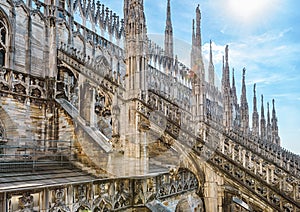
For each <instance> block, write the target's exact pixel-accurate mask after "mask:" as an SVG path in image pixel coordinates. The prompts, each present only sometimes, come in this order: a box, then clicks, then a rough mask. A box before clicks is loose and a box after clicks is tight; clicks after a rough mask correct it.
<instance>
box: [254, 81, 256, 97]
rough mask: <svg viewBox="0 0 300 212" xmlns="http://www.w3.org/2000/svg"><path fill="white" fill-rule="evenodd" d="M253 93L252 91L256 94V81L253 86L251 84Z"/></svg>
mask: <svg viewBox="0 0 300 212" xmlns="http://www.w3.org/2000/svg"><path fill="white" fill-rule="evenodd" d="M253 93H254V96H255V95H256V83H254V86H253Z"/></svg>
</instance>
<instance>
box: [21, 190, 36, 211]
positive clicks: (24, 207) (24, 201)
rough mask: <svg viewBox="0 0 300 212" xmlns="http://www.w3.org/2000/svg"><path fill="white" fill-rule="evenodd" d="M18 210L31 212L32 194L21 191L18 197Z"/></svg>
mask: <svg viewBox="0 0 300 212" xmlns="http://www.w3.org/2000/svg"><path fill="white" fill-rule="evenodd" d="M19 209H20V210H19V212H32V211H33V196H32V195H31V194H30V193H29V192H26V193H23V195H22V197H20V198H19Z"/></svg>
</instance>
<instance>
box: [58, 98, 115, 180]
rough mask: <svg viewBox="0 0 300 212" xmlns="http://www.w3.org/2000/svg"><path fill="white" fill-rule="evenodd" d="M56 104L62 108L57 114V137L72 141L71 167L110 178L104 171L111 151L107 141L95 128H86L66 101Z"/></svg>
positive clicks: (74, 109) (75, 110) (59, 101)
mask: <svg viewBox="0 0 300 212" xmlns="http://www.w3.org/2000/svg"><path fill="white" fill-rule="evenodd" d="M57 102H58V103H59V104H60V105H61V106H62V108H61V109H60V112H59V114H60V118H59V128H60V130H59V137H60V138H64V139H70V140H72V141H73V144H72V148H73V152H74V154H73V158H70V160H71V161H72V163H73V165H74V166H76V167H77V168H79V169H81V170H83V171H85V172H87V173H89V174H92V175H94V176H97V177H106V176H108V175H109V176H112V174H109V173H107V171H105V169H106V166H107V160H108V154H109V153H110V152H111V149H112V148H111V145H110V143H109V141H108V139H107V138H106V137H105V136H104V135H103V134H102V133H101V132H100V131H99V130H97V129H96V128H92V127H89V126H86V125H85V122H84V120H83V119H82V118H81V117H79V115H78V114H79V113H78V111H77V109H76V108H74V107H73V106H72V105H71V104H70V103H68V102H67V101H66V100H61V99H60V100H57ZM70 129H71V130H70Z"/></svg>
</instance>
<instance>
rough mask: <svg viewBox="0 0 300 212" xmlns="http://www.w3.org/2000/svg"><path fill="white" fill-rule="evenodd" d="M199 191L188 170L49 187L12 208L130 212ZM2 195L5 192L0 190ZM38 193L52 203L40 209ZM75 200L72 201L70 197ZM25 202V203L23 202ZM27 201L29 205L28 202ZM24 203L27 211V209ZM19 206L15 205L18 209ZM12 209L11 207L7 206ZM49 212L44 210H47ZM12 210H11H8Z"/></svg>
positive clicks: (26, 195)
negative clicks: (151, 203)
mask: <svg viewBox="0 0 300 212" xmlns="http://www.w3.org/2000/svg"><path fill="white" fill-rule="evenodd" d="M197 189H198V181H197V179H196V176H195V175H194V174H193V173H191V172H189V171H187V170H184V169H180V170H179V171H178V172H177V173H172V174H171V173H164V174H160V175H157V176H148V177H147V176H144V177H140V178H125V179H124V178H120V179H119V178H117V179H100V180H96V179H95V180H92V181H91V180H90V181H87V182H83V183H75V184H74V183H72V184H71V183H70V184H68V183H67V184H65V185H59V186H58V185H53V186H51V185H49V186H48V187H47V189H44V188H39V187H38V186H36V187H35V188H34V190H33V189H32V188H31V189H28V190H26V189H25V190H24V193H23V195H22V197H21V198H19V203H17V204H16V203H13V202H12V204H10V206H12V207H14V208H19V209H23V210H24V211H27V210H29V211H30V210H32V209H33V208H35V209H38V210H40V211H43V210H45V211H46V210H47V211H59V210H61V211H72V212H73V211H74V212H75V211H78V209H79V208H80V209H82V210H89V211H121V210H126V209H130V208H145V207H147V206H146V204H147V203H149V202H151V201H152V200H154V199H155V200H160V201H163V200H167V198H176V197H177V198H179V197H180V195H183V194H185V193H186V192H191V191H194V192H196V191H197ZM0 191H1V190H0ZM38 192H49V193H48V194H46V193H44V196H48V195H49V194H53V195H49V199H47V201H48V202H45V203H42V202H40V204H41V205H39V199H38V198H39V195H34V194H35V193H38ZM6 194H7V201H10V200H11V198H13V197H14V195H20V193H14V192H10V191H6ZM71 196H72V197H73V198H69V197H71ZM22 200H24V201H22ZM26 200H27V201H26ZM24 202H26V203H27V204H25V208H24V204H23V203H24ZM14 204H15V205H14ZM7 205H8V204H7ZM45 205H46V206H48V208H43V207H44V206H45ZM8 209H9V208H8ZM8 211H9V210H8Z"/></svg>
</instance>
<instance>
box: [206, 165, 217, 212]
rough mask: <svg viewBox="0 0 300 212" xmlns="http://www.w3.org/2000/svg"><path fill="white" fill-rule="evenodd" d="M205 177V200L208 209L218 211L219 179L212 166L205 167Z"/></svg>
mask: <svg viewBox="0 0 300 212" xmlns="http://www.w3.org/2000/svg"><path fill="white" fill-rule="evenodd" d="M205 175H206V176H205V179H206V182H205V183H204V202H205V208H206V210H208V211H210V212H217V211H218V196H219V194H218V184H217V182H218V180H217V177H218V176H216V174H215V173H214V172H213V170H212V169H210V167H206V169H205Z"/></svg>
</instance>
